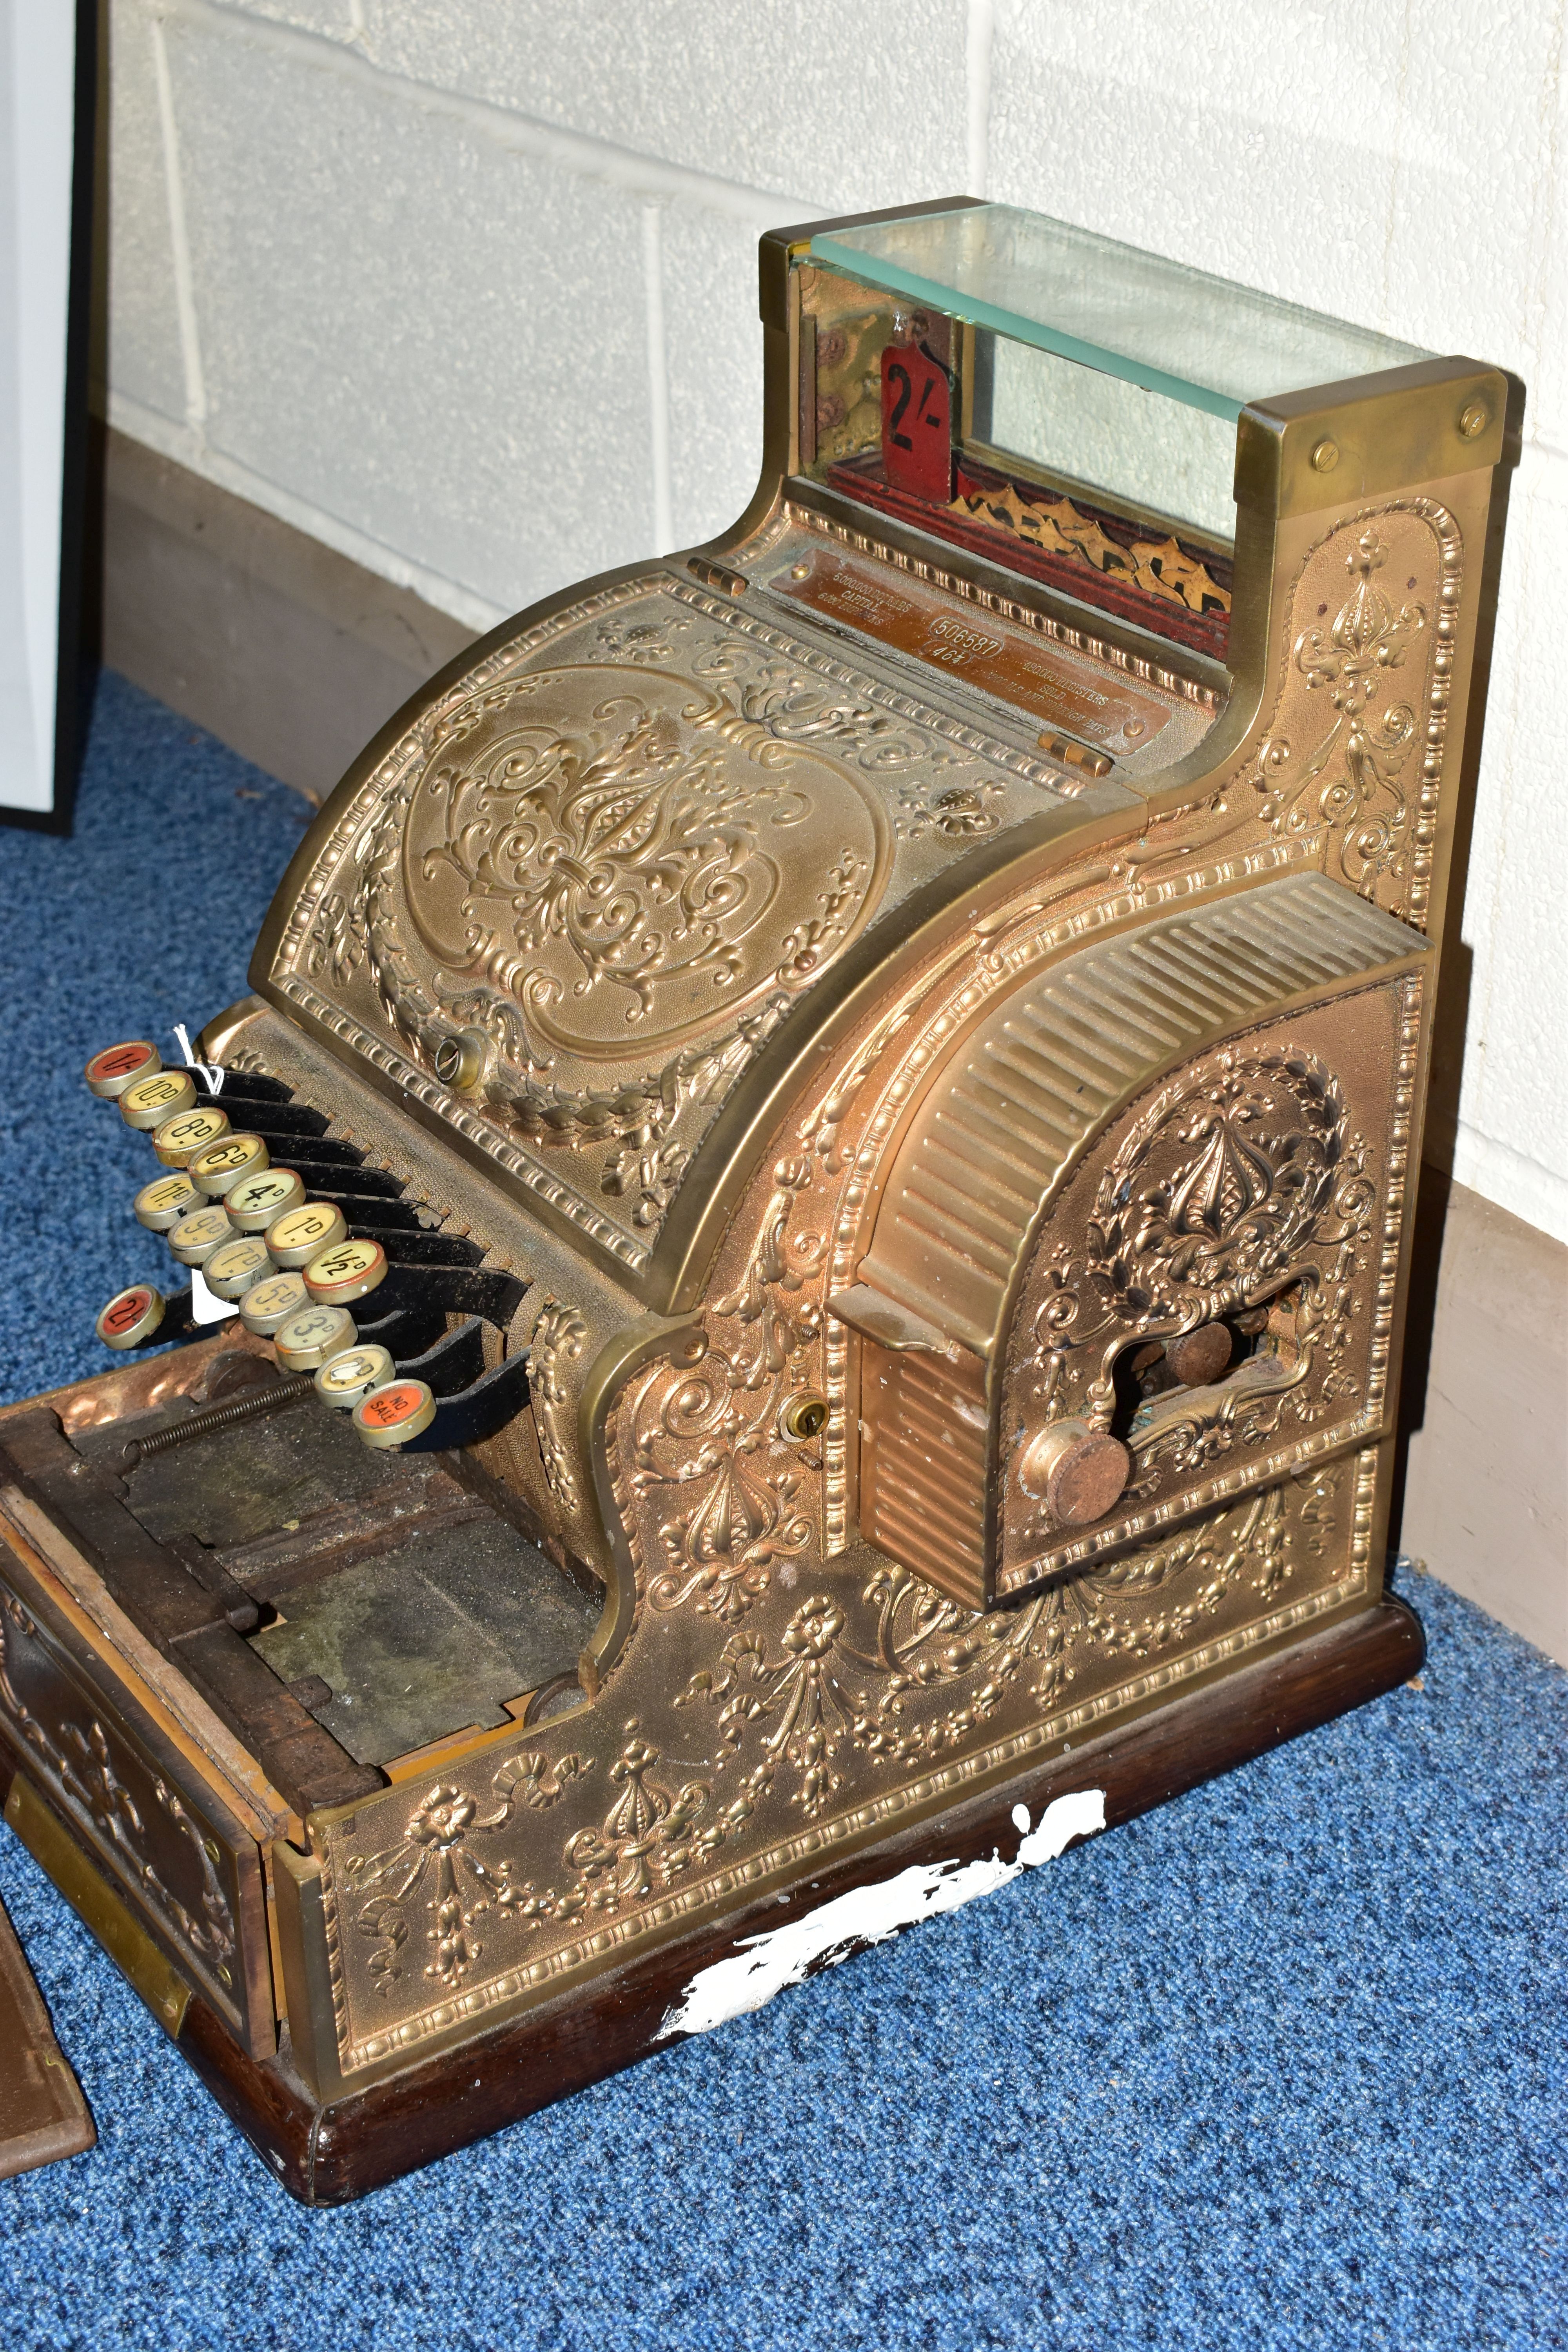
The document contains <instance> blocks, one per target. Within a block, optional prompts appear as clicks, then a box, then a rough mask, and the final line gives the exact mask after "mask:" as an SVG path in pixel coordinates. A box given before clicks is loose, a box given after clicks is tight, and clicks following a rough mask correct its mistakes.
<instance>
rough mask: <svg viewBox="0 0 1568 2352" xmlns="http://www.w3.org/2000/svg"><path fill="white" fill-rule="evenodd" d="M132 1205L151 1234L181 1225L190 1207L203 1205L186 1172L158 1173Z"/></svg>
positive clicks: (165, 1231) (139, 1220)
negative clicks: (173, 1173)
mask: <svg viewBox="0 0 1568 2352" xmlns="http://www.w3.org/2000/svg"><path fill="white" fill-rule="evenodd" d="M131 1205H132V1208H133V1209H134V1210H135V1212H136V1222H137V1223H138V1224H141V1225H145V1226H146V1228H147V1230H148V1232H149V1233H150V1234H166V1233H167V1232H168V1231H169V1228H170V1227H171V1225H177V1224H178V1223H179V1222H180V1219H181V1218H182V1217H183V1216H184V1213H185V1212H186V1210H187V1209H199V1208H201V1207H202V1206H203V1205H204V1204H203V1201H202V1196H201V1194H200V1193H199V1192H197V1190H196V1188H195V1185H194V1184H193V1183H192V1181H191V1180H190V1178H189V1177H188V1176H187V1175H185V1174H184V1173H183V1172H180V1173H177V1174H175V1175H173V1176H154V1177H153V1181H152V1182H151V1183H150V1184H143V1185H142V1190H141V1191H140V1192H138V1193H137V1195H136V1198H135V1200H134V1201H133V1202H132V1204H131Z"/></svg>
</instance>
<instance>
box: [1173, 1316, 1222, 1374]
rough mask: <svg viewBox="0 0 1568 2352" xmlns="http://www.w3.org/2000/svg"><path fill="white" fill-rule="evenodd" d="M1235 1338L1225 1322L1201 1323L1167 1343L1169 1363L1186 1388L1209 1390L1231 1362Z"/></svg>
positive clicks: (1179, 1333)
mask: <svg viewBox="0 0 1568 2352" xmlns="http://www.w3.org/2000/svg"><path fill="white" fill-rule="evenodd" d="M1230 1351H1231V1337H1230V1333H1229V1332H1228V1331H1227V1330H1226V1328H1225V1325H1224V1324H1223V1323H1201V1324H1200V1325H1199V1326H1198V1328H1197V1329H1196V1330H1195V1331H1181V1332H1178V1334H1177V1335H1176V1337H1175V1339H1167V1340H1166V1342H1165V1361H1166V1362H1167V1363H1168V1364H1169V1365H1170V1367H1171V1370H1173V1372H1174V1373H1175V1375H1176V1378H1177V1379H1178V1380H1179V1381H1181V1383H1182V1386H1183V1387H1184V1388H1186V1389H1206V1388H1207V1387H1208V1385H1209V1382H1210V1381H1217V1380H1218V1378H1219V1376H1220V1374H1221V1373H1222V1372H1223V1371H1224V1370H1226V1366H1227V1365H1228V1364H1229V1362H1230Z"/></svg>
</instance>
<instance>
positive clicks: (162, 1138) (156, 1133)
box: [153, 1103, 228, 1181]
mask: <svg viewBox="0 0 1568 2352" xmlns="http://www.w3.org/2000/svg"><path fill="white" fill-rule="evenodd" d="M227 1133H228V1113H227V1111H226V1110H217V1109H215V1108H213V1107H212V1106H211V1105H210V1104H207V1103H203V1104H202V1105H201V1107H200V1108H199V1109H196V1110H182V1111H177V1112H176V1113H175V1115H174V1118H166V1119H165V1120H164V1121H163V1125H162V1126H161V1127H155V1128H154V1129H153V1150H154V1151H155V1152H156V1153H157V1155H158V1157H159V1159H160V1160H162V1161H163V1165H164V1167H165V1168H188V1167H189V1166H190V1164H191V1162H192V1160H194V1159H195V1156H196V1154H197V1152H198V1151H205V1150H206V1148H207V1146H208V1144H210V1143H216V1141H217V1139H218V1138H219V1137H220V1136H222V1135H226V1134H227ZM193 1181H194V1180H193Z"/></svg>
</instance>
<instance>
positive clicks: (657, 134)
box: [108, 0, 1568, 1239]
mask: <svg viewBox="0 0 1568 2352" xmlns="http://www.w3.org/2000/svg"><path fill="white" fill-rule="evenodd" d="M110 17H111V44H110V104H111V109H112V118H111V132H110V157H111V166H110V171H111V184H110V233H111V253H110V338H109V362H108V367H109V383H108V402H109V412H110V419H111V421H112V422H113V423H114V424H115V425H117V426H118V427H119V428H120V429H121V431H123V432H125V433H127V434H129V435H131V436H133V437H134V438H136V439H138V440H141V441H142V442H144V443H146V444H147V445H149V446H151V447H152V448H153V449H155V450H157V451H159V452H161V453H162V454H163V455H164V456H165V457H173V458H175V459H177V460H178V461H179V462H180V463H182V464H184V465H185V466H187V467H193V468H195V470H196V471H197V472H199V473H203V474H205V475H206V476H207V477H208V478H211V479H212V480H214V481H215V482H216V483H218V484H220V485H221V486H223V487H224V488H228V489H230V490H233V491H236V492H237V493H238V495H240V496H241V497H243V498H245V499H249V500H251V501H252V502H254V503H255V504H258V505H260V506H262V507H264V508H266V509H268V510H269V511H271V512H272V513H274V514H276V515H277V516H279V517H280V518H281V519H282V520H284V521H286V522H289V523H291V524H293V525H295V526H296V527H298V528H299V529H300V530H305V531H308V532H310V533H311V534H312V535H313V536H314V537H316V538H318V539H320V540H321V541H324V542H326V543H327V544H328V545H329V546H331V547H332V548H335V549H337V550H338V551H341V552H342V553H343V554H346V555H349V556H351V557H353V558H354V559H355V560H356V561H357V562H361V563H362V564H364V565H367V566H368V567H370V568H371V569H372V570H374V571H375V572H379V573H381V574H382V575H383V576H384V577H385V578H386V579H388V580H391V581H394V582H396V583H400V584H402V585H404V586H406V587H411V588H414V589H416V590H417V591H418V592H419V593H420V594H422V595H423V596H424V597H426V599H427V600H428V601H429V602H430V603H431V604H435V605H437V606H438V607H440V608H441V609H442V610H444V611H445V612H447V613H449V614H453V615H454V616H456V617H457V618H458V619H460V620H462V621H465V622H467V623H468V624H469V625H472V626H474V627H480V626H488V625H490V624H491V623H492V622H493V621H495V620H497V619H499V618H500V617H501V616H502V615H503V614H506V613H508V612H510V611H512V610H515V609H516V608H517V607H518V606H520V605H521V604H526V603H529V602H531V600H533V599H534V598H536V597H538V596H541V595H543V594H545V593H548V592H550V591H551V590H552V589H555V588H558V587H561V586H563V585H564V584H565V583H569V582H570V581H572V580H574V579H575V578H577V577H579V576H580V575H581V574H583V573H584V572H588V571H591V570H594V569H595V568H597V567H600V566H602V565H606V564H611V563H616V562H624V561H627V560H630V559H633V558H635V557H637V556H638V555H639V554H646V553H648V552H650V551H655V550H657V549H660V548H663V547H667V546H673V545H679V544H683V543H689V542H690V541H694V540H700V539H702V538H704V537H707V536H709V535H710V534H711V533H712V532H713V531H715V530H718V529H720V528H721V526H722V525H723V524H724V523H725V522H726V521H728V520H730V519H731V517H732V516H733V515H734V514H735V513H737V512H738V511H739V510H740V509H741V508H742V505H743V504H744V502H745V500H746V499H747V497H748V495H749V493H750V491H751V488H752V482H753V480H754V477H755V470H756V461H757V452H758V427H759V409H760V394H759V383H760V366H759V356H760V355H759V331H758V328H757V323H756V309H755V245H756V238H757V235H758V233H759V232H760V231H761V230H762V229H763V228H764V227H767V226H777V225H779V224H781V223H788V222H791V221H794V220H800V219H807V218H810V217H812V216H813V215H817V214H827V213H834V212H843V211H851V210H855V209H858V208H861V207H868V206H873V205H888V204H894V203H898V202H900V201H907V200H909V199H911V198H915V197H920V196H929V195H933V194H946V193H952V192H956V191H960V190H964V191H967V192H969V193H971V194H986V195H991V196H994V197H996V198H999V199H1003V200H1005V201H1009V202H1013V203H1017V204H1022V205H1029V206H1032V207H1034V208H1035V209H1037V210H1040V211H1045V212H1053V213H1057V214H1059V215H1062V216H1064V217H1065V218H1067V219H1069V220H1075V221H1079V222H1082V223H1084V224H1086V225H1087V226H1091V227H1093V228H1096V229H1100V230H1103V231H1105V232H1107V233H1108V234H1110V235H1111V236H1119V237H1122V238H1125V239H1127V240H1128V241H1130V242H1131V243H1133V244H1137V245H1142V246H1147V247H1152V248H1153V249H1155V250H1158V251H1162V252H1164V253H1167V254H1170V255H1172V256H1173V257H1176V258H1178V259H1180V260H1184V261H1188V262H1192V263H1194V264H1196V265H1198V266H1201V267H1203V268H1210V269H1214V270H1217V271H1220V272H1222V273H1224V274H1226V275H1230V276H1234V277H1237V278H1242V279H1244V280H1246V281H1247V282H1248V283H1250V284H1253V285H1256V286H1259V287H1262V288H1265V289H1268V290H1269V291H1272V292H1275V293H1278V294H1280V295H1283V296H1286V297H1288V298H1289V299H1292V300H1295V301H1299V302H1303V303H1307V304H1309V305H1310V306H1312V307H1314V308H1316V309H1320V310H1328V311H1331V312H1333V313H1335V314H1336V315H1339V316H1341V317H1344V318H1348V319H1352V320H1356V321H1358V322H1360V323H1362V324H1364V325H1367V326H1372V327H1376V328H1381V329H1384V330H1385V331H1387V332H1389V333H1391V334H1394V335H1396V336H1399V337H1401V338H1404V339H1405V340H1407V341H1412V342H1415V343H1419V344H1423V345H1426V346H1429V347H1432V348H1435V349H1436V350H1439V351H1445V352H1451V351H1459V352H1468V353H1470V354H1471V355H1473V356H1475V357H1477V358H1480V359H1484V360H1491V361H1497V362H1501V363H1502V364H1504V365H1506V366H1509V367H1511V368H1513V369H1515V370H1517V371H1518V373H1520V374H1521V375H1522V376H1523V378H1524V379H1525V382H1526V383H1527V385H1528V386H1529V390H1530V403H1531V404H1530V412H1529V418H1528V424H1527V443H1526V449H1525V456H1524V462H1523V465H1522V467H1521V472H1520V476H1519V478H1518V483H1517V488H1516V495H1515V503H1514V510H1513V517H1512V522H1511V527H1510V549H1509V554H1508V558H1507V565H1506V572H1505V578H1504V582H1503V591H1502V605H1501V612H1500V630H1499V642H1498V656H1497V661H1496V666H1495V670H1494V681H1493V694H1492V705H1491V718H1490V722H1489V730H1488V740H1487V751H1486V757H1485V763H1484V769H1483V774H1482V780H1481V789H1480V799H1479V817H1478V824H1477V832H1476V839H1475V845H1474V851H1473V861H1472V872H1471V879H1470V886H1469V894H1468V903H1467V908H1466V913H1465V919H1464V925H1463V935H1464V940H1465V943H1466V949H1467V951H1468V954H1469V956H1470V957H1471V959H1472V966H1471V971H1470V986H1469V1011H1468V1034H1467V1037H1466V1040H1465V1064H1464V1085H1463V1091H1462V1096H1461V1100H1460V1115H1459V1125H1458V1134H1457V1136H1456V1137H1454V1138H1453V1139H1452V1165H1453V1171H1454V1173H1455V1174H1456V1176H1457V1177H1458V1180H1459V1181H1460V1182H1461V1183H1462V1184H1465V1185H1467V1186H1469V1187H1471V1188H1473V1189H1474V1190H1475V1191H1477V1192H1480V1193H1481V1194H1483V1195H1484V1196H1485V1197H1486V1198H1487V1199H1489V1200H1490V1201H1491V1202H1495V1203H1497V1204H1498V1205H1499V1206H1500V1207H1501V1208H1503V1209H1505V1210H1507V1211H1509V1212H1510V1213H1512V1214H1513V1215H1515V1216H1517V1217H1519V1218H1521V1219H1522V1220H1524V1221H1525V1223H1529V1224H1531V1225H1534V1226H1536V1227H1538V1228H1541V1229H1543V1230H1545V1231H1546V1232H1548V1233H1551V1234H1555V1235H1556V1236H1558V1237H1559V1238H1560V1239H1563V1238H1568V1177H1565V1175H1564V1172H1563V1171H1564V1169H1565V1167H1568V1057H1565V1056H1564V1055H1563V1047H1562V1042H1561V1035H1562V1015H1563V1007H1564V1005H1568V922H1565V921H1564V920H1563V912H1562V908H1563V886H1564V883H1565V882H1568V870H1565V869H1568V859H1565V857H1564V836H1565V834H1568V789H1565V788H1564V785H1563V780H1562V778H1561V776H1560V774H1559V772H1558V765H1559V763H1558V761H1557V759H1556V756H1555V737H1556V734H1557V731H1558V730H1557V728H1556V726H1555V725H1554V724H1553V720H1552V715H1551V714H1552V712H1553V709H1554V698H1555V696H1556V694H1557V692H1558V691H1559V686H1558V680H1559V675H1560V669H1561V656H1560V643H1561V622H1560V619H1559V617H1558V614H1559V611H1560V603H1559V594H1558V583H1559V580H1560V576H1561V572H1562V564H1563V526H1564V521H1565V520H1568V415H1565V411H1568V332H1565V327H1568V320H1565V317H1564V313H1565V310H1568V219H1565V203H1568V200H1565V198H1564V194H1563V184H1562V181H1561V176H1560V173H1559V171H1558V168H1557V167H1558V158H1559V154H1560V152H1561V150H1562V147H1563V131H1564V122H1563V75H1562V69H1561V49H1562V25H1561V11H1560V9H1559V8H1557V7H1556V6H1553V5H1546V0H1538V5H1531V0H1525V5H1509V0H1505V5H1504V6H1503V8H1502V10H1501V13H1499V10H1498V8H1497V7H1496V6H1495V5H1494V6H1483V5H1482V0H1393V5H1390V6H1388V7H1386V8H1384V9H1382V10H1375V11H1372V10H1368V9H1366V8H1364V7H1363V6H1361V5H1357V0H1313V5H1310V6H1308V5H1304V0H1257V5H1255V6H1252V7H1250V8H1247V9H1245V10H1241V11H1232V12H1230V13H1229V14H1228V15H1227V14H1226V13H1225V12H1216V11H1215V10H1214V9H1213V8H1212V7H1210V6H1207V5H1201V0H1166V5H1163V7H1161V8H1159V9H1157V10H1156V9H1154V8H1152V7H1150V6H1149V5H1147V0H1098V5H1095V6H1094V7H1092V8H1081V7H1074V6H1070V5H1067V0H898V5H891V0H863V5H861V6H860V7H859V8H858V9H857V10H856V11H854V12H852V13H851V14H850V15H848V16H846V14H845V12H844V11H843V10H842V9H841V8H837V7H830V6H829V5H826V0H643V5H640V6H638V7H637V8H635V9H634V8H631V7H628V6H626V5H624V0H110ZM1456 1043H1457V1041H1452V1040H1451V1041H1449V1045H1450V1048H1452V1047H1453V1046H1454V1045H1455V1044H1456ZM1440 1140H1441V1139H1440ZM1446 1156H1447V1155H1446Z"/></svg>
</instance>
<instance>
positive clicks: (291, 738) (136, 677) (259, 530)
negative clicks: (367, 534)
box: [89, 430, 473, 802]
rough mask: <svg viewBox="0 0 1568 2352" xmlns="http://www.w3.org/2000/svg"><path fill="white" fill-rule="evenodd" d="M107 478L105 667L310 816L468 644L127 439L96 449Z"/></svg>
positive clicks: (330, 553) (316, 544) (374, 580)
mask: <svg viewBox="0 0 1568 2352" xmlns="http://www.w3.org/2000/svg"><path fill="white" fill-rule="evenodd" d="M102 462H103V482H102V514H103V551H102V562H103V571H102V640H101V645H102V658H103V660H104V661H105V663H106V664H107V665H108V667H110V669H117V670H119V671H120V672H121V676H122V677H128V678H130V679H131V681H132V684H133V685H135V686H140V687H143V688H145V689H146V691H147V692H148V693H149V694H155V695H156V696H157V698H158V699H159V701H160V702H166V703H167V704H168V705H169V708H170V709H172V710H177V711H178V712H179V713H180V715H181V716H182V718H184V719H195V723H196V724H197V726H198V727H205V729H206V730H207V731H208V733H209V734H212V735H216V737H217V738H218V740H219V741H220V742H223V743H226V744H227V745H228V746H229V748H230V750H231V751H238V752H239V753H241V754H242V756H243V757H244V758H246V759H247V760H252V761H255V763H256V765H257V766H258V768H264V769H265V770H266V771H267V773H268V775H270V776H276V777H278V778H279V781H280V782H283V783H286V784H292V785H293V786H294V788H295V790H296V791H297V792H301V793H305V795H306V796H307V798H309V799H310V800H312V801H318V802H319V801H322V800H324V799H325V798H326V796H327V794H328V793H330V792H331V789H332V786H333V785H334V784H335V783H336V782H337V781H338V778H339V777H340V776H341V775H342V772H343V770H344V769H345V768H346V767H347V766H348V764H349V761H351V760H352V759H353V757H354V756H355V754H356V753H357V752H359V751H362V750H363V747H364V745H365V744H366V743H368V742H369V740H370V739H371V737H372V736H373V735H374V734H375V733H376V731H377V730H378V729H380V728H381V727H383V726H384V724H385V722H386V721H387V719H390V718H391V716H392V714H393V712H394V711H395V710H396V709H398V708H399V707H400V706H401V705H402V704H403V703H405V702H406V701H407V699H408V698H409V696H410V695H411V694H413V693H415V692H416V689H417V688H420V687H421V686H423V685H424V683H425V681H426V678H427V677H431V676H432V675H433V673H434V672H435V671H437V669H439V668H440V667H442V665H443V664H444V663H446V662H448V661H450V660H451V659H452V657H453V656H454V655H455V654H459V653H461V652H462V650H463V648H464V646H468V645H471V644H472V643H473V631H472V630H471V629H468V628H465V627H464V625H463V624H462V623H461V622H460V621H454V620H453V619H451V617H450V616H449V615H448V614H446V613H438V612H437V610H436V608H435V606H434V605H431V604H426V603H425V602H424V600H423V599H422V598H421V597H418V596H416V595H415V594H414V593H413V592H412V590H410V589H406V588H395V587H394V586H393V585H392V583H390V582H389V581H386V580H382V579H379V578H378V577H377V576H376V574H375V573H374V572H367V571H366V570H365V569H364V568H363V565H361V564H358V563H354V562H351V561H350V559H349V558H348V557H347V556H346V555H339V554H338V553H337V552H336V551H334V550H333V549H331V548H330V547H323V546H322V544H321V541H319V540H315V539H311V538H310V537H309V536H308V535H307V534H306V533H305V532H304V531H302V530H294V529H293V527H292V526H291V525H290V524H289V523H286V522H279V520H278V518H277V516H276V515H270V514H268V513H266V512H265V511H264V509H262V508H260V507H254V506H250V505H249V504H247V501H246V500H245V499H237V498H235V497H234V496H233V495H232V493H231V492H229V491H227V490H223V489H219V488H217V486H216V483H213V482H208V481H205V480H204V479H203V478H202V477H201V475H199V474H195V473H192V472H191V471H190V470H189V468H188V467H184V466H176V465H174V464H172V463H171V461H170V460H169V459H168V458H166V457H159V456H158V455H157V454H156V453H155V452H154V451H153V450H151V449H148V448H146V447H144V446H142V443H141V442H139V441H132V440H131V439H130V438H129V437H128V436H126V435H125V434H123V433H116V432H113V431H112V430H110V431H108V432H107V433H106V434H105V437H104V444H103V461H102ZM89 572H90V566H89Z"/></svg>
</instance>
